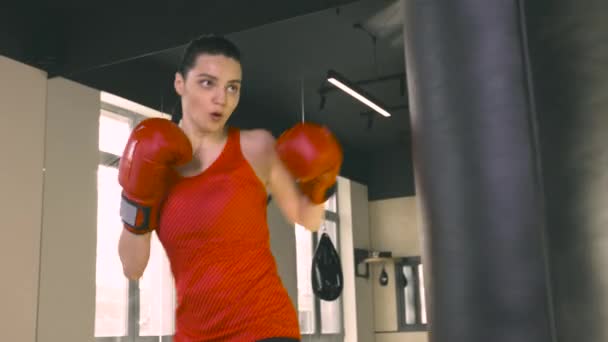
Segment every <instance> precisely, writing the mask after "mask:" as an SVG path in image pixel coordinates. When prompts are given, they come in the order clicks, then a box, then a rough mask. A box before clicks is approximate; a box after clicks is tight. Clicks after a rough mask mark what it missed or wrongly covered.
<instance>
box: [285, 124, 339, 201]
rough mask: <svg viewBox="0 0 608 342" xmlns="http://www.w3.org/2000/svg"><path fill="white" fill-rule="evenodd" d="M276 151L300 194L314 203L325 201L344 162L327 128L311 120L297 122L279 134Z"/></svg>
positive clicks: (336, 141) (334, 138)
mask: <svg viewBox="0 0 608 342" xmlns="http://www.w3.org/2000/svg"><path fill="white" fill-rule="evenodd" d="M276 150H277V153H278V155H279V158H280V159H281V160H282V161H283V163H284V164H285V166H286V167H287V169H288V170H289V172H290V173H291V174H292V175H293V176H294V177H295V178H296V180H297V181H298V184H299V187H300V190H301V191H302V193H304V194H305V195H306V196H308V198H309V199H310V200H311V202H313V203H315V204H321V203H323V202H325V201H326V200H327V199H328V197H329V196H330V195H331V194H328V191H330V190H331V189H332V188H334V185H335V183H336V180H337V177H338V174H339V173H340V167H341V166H342V161H343V155H342V147H341V146H340V144H339V143H338V140H337V139H336V137H335V136H334V135H333V134H332V133H331V132H330V130H329V129H328V128H327V127H325V126H321V125H318V124H313V123H300V124H297V125H295V126H294V127H292V128H290V129H289V130H287V131H285V132H284V133H283V134H281V136H280V137H279V138H278V139H277V143H276Z"/></svg>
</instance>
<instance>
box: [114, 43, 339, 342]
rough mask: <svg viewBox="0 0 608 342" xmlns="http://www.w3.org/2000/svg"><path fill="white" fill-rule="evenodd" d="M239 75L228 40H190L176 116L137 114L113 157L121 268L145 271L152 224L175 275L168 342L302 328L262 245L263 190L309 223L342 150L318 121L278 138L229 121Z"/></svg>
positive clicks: (257, 337) (318, 215)
mask: <svg viewBox="0 0 608 342" xmlns="http://www.w3.org/2000/svg"><path fill="white" fill-rule="evenodd" d="M241 80H242V70H241V64H240V53H239V51H238V49H237V48H236V46H234V45H233V44H232V43H231V42H229V41H228V40H226V39H224V38H222V37H218V36H205V37H202V38H199V39H197V40H194V41H193V42H191V43H190V44H189V46H188V47H187V49H186V52H185V54H184V57H183V60H182V64H181V67H180V69H179V71H178V72H177V73H176V75H175V82H174V86H175V90H176V92H177V93H178V94H179V96H180V97H181V108H182V113H183V117H182V118H181V123H180V126H179V127H178V126H176V125H174V124H173V123H171V122H170V121H168V120H162V119H149V120H146V121H144V122H142V124H140V125H139V126H138V127H137V128H136V129H135V130H134V131H133V133H132V135H131V137H130V139H129V142H128V143H127V146H126V147H125V152H124V154H123V158H122V159H121V165H120V168H119V180H120V183H121V185H122V186H123V202H122V204H121V216H122V218H123V221H124V222H125V229H124V230H123V232H122V234H121V237H120V242H119V254H120V257H121V261H122V263H123V269H124V273H125V275H126V276H127V277H128V278H129V279H139V278H140V277H141V275H142V274H143V272H144V270H145V267H146V265H147V263H148V258H149V254H150V237H151V234H152V231H154V230H156V233H157V235H158V238H159V240H160V242H161V243H162V245H163V247H164V248H165V251H166V253H167V256H168V258H169V261H170V264H171V270H172V272H173V275H174V277H175V285H176V290H177V301H178V303H177V304H178V306H177V311H176V333H175V337H174V341H175V342H186V341H187V342H194V341H197V342H198V341H265V340H269V341H270V340H271V341H298V340H299V339H300V332H299V327H298V317H297V311H296V310H295V308H294V306H293V304H292V302H291V301H290V299H289V296H288V294H287V291H286V290H285V288H284V286H283V284H282V282H281V279H280V278H279V275H278V272H277V268H276V262H275V260H274V257H273V255H272V253H271V250H270V244H269V232H268V226H267V222H266V203H267V202H266V198H267V196H268V194H269V193H270V194H272V197H273V199H274V200H275V201H276V203H277V205H278V207H279V208H280V209H281V211H282V213H283V214H284V216H285V217H286V218H287V220H289V221H290V222H292V223H299V224H300V225H302V226H304V227H306V228H307V229H309V230H311V231H316V230H317V229H318V228H319V226H320V224H321V221H322V219H323V214H324V206H323V202H324V200H325V199H326V198H327V196H328V194H327V193H326V192H327V190H328V189H330V188H331V187H332V185H334V184H335V182H336V177H337V175H338V171H339V168H340V165H341V162H342V154H341V150H340V148H339V145H338V144H337V142H336V141H335V140H334V139H333V136H331V134H330V133H328V131H326V130H323V129H317V130H315V128H314V127H313V128H310V127H309V126H307V128H306V129H302V127H299V128H298V129H294V130H290V131H288V132H286V133H285V134H284V135H282V136H281V137H280V138H279V139H278V141H275V139H274V137H273V136H272V135H271V134H270V133H269V132H268V131H266V130H261V129H257V130H238V129H236V128H233V127H228V126H227V125H226V122H227V120H228V119H229V118H230V116H231V115H232V113H233V112H234V110H235V108H236V107H237V105H238V103H239V95H240V88H241ZM174 121H178V120H174ZM310 135H312V136H314V139H312V140H311V139H310ZM311 141H314V144H311ZM313 145H314V146H313ZM311 146H312V147H311ZM311 148H312V150H311ZM311 151H312V152H311Z"/></svg>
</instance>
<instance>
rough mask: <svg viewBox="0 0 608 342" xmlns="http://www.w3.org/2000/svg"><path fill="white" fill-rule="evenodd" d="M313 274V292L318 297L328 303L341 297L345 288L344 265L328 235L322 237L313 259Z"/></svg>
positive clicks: (324, 234)
mask: <svg viewBox="0 0 608 342" xmlns="http://www.w3.org/2000/svg"><path fill="white" fill-rule="evenodd" d="M311 272H312V276H311V280H312V290H313V292H314V294H315V295H316V296H317V297H319V298H321V299H323V300H326V301H333V300H336V299H337V298H338V297H340V294H341V293H342V287H343V278H342V265H341V264H340V256H339V255H338V252H337V251H336V248H335V247H334V245H333V243H332V242H331V239H330V238H329V236H328V235H327V233H323V234H322V235H321V239H320V240H319V245H318V246H317V250H316V251H315V254H314V256H313V258H312V269H311Z"/></svg>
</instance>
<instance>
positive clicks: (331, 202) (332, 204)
mask: <svg viewBox="0 0 608 342" xmlns="http://www.w3.org/2000/svg"><path fill="white" fill-rule="evenodd" d="M325 210H327V211H331V212H334V213H335V212H337V211H338V209H337V201H336V194H334V195H333V196H331V197H330V198H328V199H327V201H325Z"/></svg>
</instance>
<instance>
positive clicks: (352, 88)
mask: <svg viewBox="0 0 608 342" xmlns="http://www.w3.org/2000/svg"><path fill="white" fill-rule="evenodd" d="M327 81H328V82H329V83H331V84H333V85H334V86H336V87H338V88H340V89H341V90H342V91H344V92H346V93H347V94H349V95H350V96H352V97H354V98H356V99H357V100H359V101H361V102H363V103H364V104H366V105H368V106H369V107H370V108H372V109H373V110H375V111H376V112H378V113H380V114H382V115H384V116H386V117H389V116H391V114H390V113H389V112H387V111H386V110H384V109H383V108H382V107H381V106H380V104H379V103H380V102H379V101H378V100H376V99H374V98H373V97H372V96H371V95H370V94H368V93H367V92H366V91H364V90H363V89H361V88H359V87H358V86H356V85H355V84H353V83H352V82H350V81H349V80H347V79H346V78H345V77H344V76H342V75H340V74H339V73H337V72H335V71H334V70H329V71H328V72H327Z"/></svg>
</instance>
